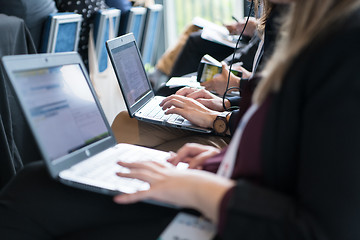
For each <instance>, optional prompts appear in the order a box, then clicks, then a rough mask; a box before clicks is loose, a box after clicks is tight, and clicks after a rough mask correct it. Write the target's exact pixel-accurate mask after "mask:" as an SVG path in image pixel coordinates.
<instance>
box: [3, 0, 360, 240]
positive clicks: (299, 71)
mask: <svg viewBox="0 0 360 240" xmlns="http://www.w3.org/2000/svg"><path fill="white" fill-rule="evenodd" d="M271 1H275V0H271ZM281 2H289V3H291V5H292V6H291V11H289V15H288V16H287V17H286V18H285V19H283V22H286V23H288V24H286V25H284V27H283V28H282V31H283V32H285V33H288V34H284V35H281V37H282V38H281V39H280V41H281V43H282V44H279V45H278V46H277V48H276V50H275V52H274V55H273V57H272V58H271V59H270V60H269V61H268V64H267V65H266V67H265V71H264V75H263V76H264V79H263V80H262V81H261V83H260V86H259V87H258V88H257V89H256V93H255V95H254V105H253V106H252V107H251V111H249V112H248V113H247V117H246V118H244V120H243V121H244V122H243V123H242V124H241V125H240V126H242V127H239V129H238V130H237V133H236V135H237V136H238V137H237V139H236V141H232V144H231V145H230V146H229V148H228V150H227V151H223V152H221V153H220V154H218V155H216V152H211V151H209V149H204V148H203V147H200V146H198V145H195V146H191V145H188V146H187V149H182V150H180V151H179V152H178V154H177V155H176V156H174V157H173V158H172V159H171V161H192V160H193V159H194V157H200V155H206V157H204V159H203V160H200V162H199V164H200V165H202V166H203V167H205V165H204V164H203V163H204V160H207V162H209V161H210V160H214V161H215V160H216V158H217V159H218V160H222V163H221V165H220V167H219V170H218V172H217V173H218V174H217V175H215V174H212V173H209V172H206V171H203V170H197V169H189V170H178V169H176V168H173V167H167V166H163V165H161V164H156V163H153V162H143V163H124V162H119V165H121V166H124V167H127V168H129V169H130V172H128V173H119V174H118V175H119V176H121V177H129V178H138V179H141V180H144V181H147V182H149V183H150V185H151V186H150V189H149V190H146V191H139V192H136V193H133V194H122V195H118V196H116V197H115V198H114V201H115V202H116V203H118V204H119V205H116V204H114V203H112V202H111V197H108V196H103V195H100V194H94V193H91V192H87V191H82V190H77V189H73V188H70V187H67V186H65V185H62V184H60V183H58V182H55V181H52V180H50V178H49V176H48V175H47V174H46V172H45V169H44V166H41V165H36V166H35V165H33V166H32V167H27V168H26V169H25V171H23V172H22V173H20V174H19V175H18V176H17V177H16V178H15V179H14V181H12V183H11V184H10V185H8V187H7V188H6V189H5V190H4V191H2V192H1V193H0V216H2V217H1V218H0V232H1V236H2V237H3V238H4V239H61V238H63V239H66V238H67V239H99V236H100V238H102V239H113V238H118V237H119V236H120V235H121V237H122V238H124V239H156V238H158V237H159V236H160V234H161V232H163V231H164V229H165V227H166V226H167V225H168V224H169V222H170V221H171V220H172V219H173V218H174V216H176V214H177V213H178V212H180V211H182V210H179V209H171V208H166V207H159V206H154V205H150V204H146V203H142V202H140V201H142V200H149V199H152V200H157V201H162V202H165V203H172V204H176V205H178V206H180V207H184V208H191V209H195V210H197V211H199V212H200V213H201V214H202V216H204V217H206V218H208V219H209V220H210V221H212V222H213V223H214V224H215V225H216V227H217V233H218V238H220V239H224V240H227V239H253V240H264V239H265V240H266V239H273V240H285V239H303V240H310V239H312V240H320V239H342V240H350V239H359V238H360V229H359V227H358V222H359V220H360V193H359V190H358V189H359V186H358V185H359V183H360V175H359V174H358V173H359V171H360V162H359V161H358V158H359V154H360V148H359V143H358V141H356V140H357V139H359V138H360V131H359V127H358V123H359V121H360V114H359V112H358V111H354V109H357V107H358V103H359V101H360V94H359V91H360V85H359V82H358V71H357V65H358V62H357V59H358V56H359V54H360V51H359V48H357V46H358V43H359V41H360V6H359V3H358V1H356V0H323V1H321V2H320V1H318V0H307V1H297V0H296V1H292V0H282V1H281ZM344 3H345V4H344ZM325 20H326V21H325ZM299 23H304V24H299ZM339 44H341V46H342V47H341V48H339ZM289 50H290V51H289ZM339 58H341V59H342V61H340V62H339ZM314 66H316V67H314ZM333 66H336V68H334V67H333ZM344 80H345V81H346V84H344ZM333 96H337V97H338V98H337V101H336V102H331V101H330V102H329V98H332V97H333ZM339 126H341V127H339ZM330 130H331V131H330ZM344 139H345V140H347V139H351V140H350V141H344ZM354 139H355V141H354ZM211 156H212V158H210V157H211ZM125 204H126V205H125ZM119 234H120V235H119Z"/></svg>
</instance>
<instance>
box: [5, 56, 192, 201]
mask: <svg viewBox="0 0 360 240" xmlns="http://www.w3.org/2000/svg"><path fill="white" fill-rule="evenodd" d="M2 62H3V65H4V68H5V70H6V73H7V75H8V78H9V79H10V82H11V85H12V87H13V88H14V90H15V93H16V95H17V98H18V100H19V103H20V105H21V107H22V110H23V112H24V113H25V117H26V119H27V121H28V123H29V125H30V128H31V130H32V132H33V134H34V137H35V140H36V142H37V145H38V147H39V149H40V151H41V154H42V157H43V159H44V160H45V162H46V166H47V168H48V170H49V172H50V175H51V176H52V177H53V178H54V179H57V180H59V181H61V182H63V183H65V184H68V185H72V186H75V187H79V188H83V189H87V190H91V191H95V192H100V193H105V194H111V195H113V194H117V193H132V192H135V191H138V190H145V189H148V188H149V185H148V183H145V182H142V181H139V180H135V179H128V178H120V177H118V176H116V175H115V173H116V172H119V171H128V169H126V168H123V167H120V166H118V165H117V164H116V163H117V161H119V160H122V161H142V160H153V161H160V162H166V158H167V157H168V153H166V152H162V151H157V150H153V149H148V148H144V147H139V146H134V145H128V144H116V141H115V138H114V136H113V133H112V131H111V128H110V126H109V124H108V122H107V120H106V117H105V115H104V112H103V110H102V108H101V106H100V103H99V101H98V99H97V98H96V95H95V91H94V89H93V87H92V85H91V83H90V81H89V77H88V75H87V73H86V70H85V67H84V65H83V64H82V60H81V58H80V57H79V55H78V54H77V53H64V54H51V55H50V54H41V55H23V56H7V57H4V58H2ZM181 167H186V166H184V165H183V166H181ZM156 204H161V203H158V202H156ZM161 205H163V204H161Z"/></svg>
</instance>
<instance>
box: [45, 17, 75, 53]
mask: <svg viewBox="0 0 360 240" xmlns="http://www.w3.org/2000/svg"><path fill="white" fill-rule="evenodd" d="M81 22H82V16H81V15H80V14H76V13H54V14H51V15H50V16H49V17H48V19H47V21H46V23H45V28H44V32H43V39H42V43H41V49H40V51H41V52H43V53H55V52H71V51H77V49H78V43H79V35H80V27H81Z"/></svg>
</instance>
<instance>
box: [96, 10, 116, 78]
mask: <svg viewBox="0 0 360 240" xmlns="http://www.w3.org/2000/svg"><path fill="white" fill-rule="evenodd" d="M120 14H121V11H120V10H119V9H115V8H112V9H104V10H100V11H98V12H97V13H96V16H95V24H94V42H95V52H96V57H97V60H98V67H99V72H103V71H104V70H105V69H106V68H107V66H108V56H107V51H106V46H105V42H106V41H107V40H109V33H110V28H109V26H110V22H112V25H113V27H112V34H113V37H115V36H117V33H118V29H119V23H120ZM110 19H111V21H110Z"/></svg>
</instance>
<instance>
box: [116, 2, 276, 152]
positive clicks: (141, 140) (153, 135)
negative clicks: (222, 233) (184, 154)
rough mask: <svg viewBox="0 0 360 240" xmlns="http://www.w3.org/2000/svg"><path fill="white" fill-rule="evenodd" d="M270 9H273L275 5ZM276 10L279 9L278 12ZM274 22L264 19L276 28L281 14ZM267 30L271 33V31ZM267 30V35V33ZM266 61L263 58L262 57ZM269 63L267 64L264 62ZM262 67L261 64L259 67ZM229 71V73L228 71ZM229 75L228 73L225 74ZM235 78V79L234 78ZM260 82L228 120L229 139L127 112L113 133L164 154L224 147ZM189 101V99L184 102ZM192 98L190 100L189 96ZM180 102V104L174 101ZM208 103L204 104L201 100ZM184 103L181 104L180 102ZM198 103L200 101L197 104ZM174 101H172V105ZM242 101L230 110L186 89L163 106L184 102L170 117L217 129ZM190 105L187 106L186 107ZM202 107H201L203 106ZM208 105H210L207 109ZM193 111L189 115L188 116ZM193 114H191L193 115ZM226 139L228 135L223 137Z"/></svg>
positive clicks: (233, 101) (208, 96)
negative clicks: (191, 145) (197, 146)
mask: <svg viewBox="0 0 360 240" xmlns="http://www.w3.org/2000/svg"><path fill="white" fill-rule="evenodd" d="M268 7H271V8H272V5H269V6H268ZM275 9H276V8H275ZM275 9H274V11H273V12H274V13H273V15H272V17H271V18H270V17H269V16H264V17H265V18H267V17H269V21H268V25H269V26H270V25H272V24H274V23H272V21H273V20H272V19H274V18H275V16H277V14H279V13H278V10H276V11H275ZM269 26H268V27H267V29H268V28H269ZM267 29H265V32H266V33H267ZM271 37H272V38H270V37H269V38H267V41H269V42H270V41H275V37H273V36H271ZM264 46H271V45H270V44H264ZM266 52H268V53H269V52H272V48H271V47H268V48H266ZM261 57H263V55H261ZM259 62H260V63H261V61H257V63H259ZM264 62H265V61H264ZM258 65H259V64H258ZM225 70H226V69H225ZM225 72H227V73H228V71H227V70H226V71H224V73H225ZM232 78H233V76H232ZM256 83H257V80H254V81H251V84H249V86H248V87H247V88H246V92H247V93H246V95H248V96H247V97H246V99H248V100H247V101H243V107H242V110H241V111H239V110H238V111H235V114H228V115H227V116H226V120H227V121H228V125H229V126H228V129H229V131H227V132H226V134H225V136H214V135H208V134H207V135H199V134H196V135H194V133H190V132H189V131H184V130H179V129H173V128H168V127H164V126H158V125H154V124H149V123H145V122H141V121H137V120H136V119H130V118H129V116H128V113H127V112H121V113H120V114H119V115H118V116H117V117H116V118H115V120H114V122H113V124H112V129H113V131H114V134H115V136H116V138H117V141H118V142H126V143H131V144H138V145H142V146H147V147H152V148H156V149H161V150H172V151H176V150H177V149H178V148H179V147H181V146H182V145H183V144H185V143H187V142H189V141H190V140H191V142H195V143H201V144H207V145H210V146H215V147H218V148H219V147H220V148H222V147H224V146H226V145H227V143H228V142H229V141H230V137H229V135H230V136H231V134H232V133H233V132H234V130H235V128H236V127H235V126H236V124H237V122H238V121H239V119H240V118H241V116H242V115H243V113H244V112H245V111H246V109H247V108H248V106H249V104H250V99H251V94H252V92H253V90H254V88H255V86H256ZM192 91H196V92H197V93H196V94H191V92H192ZM180 95H182V96H184V97H188V98H183V97H182V96H180ZM188 95H189V96H188ZM174 98H176V99H177V100H173V99H174ZM204 98H205V99H207V100H201V99H204ZM180 99H181V100H180ZM193 99H196V100H197V101H194V100H193ZM170 100H171V101H170ZM237 100H238V99H230V100H225V105H226V108H224V107H223V104H222V99H221V98H219V97H216V96H215V95H213V94H210V93H208V92H206V91H203V90H201V91H198V90H190V89H189V88H185V89H184V90H179V91H178V92H177V94H176V95H172V96H170V97H168V98H167V99H166V100H165V102H168V101H169V102H168V103H167V104H165V102H164V103H163V106H164V109H166V108H168V107H173V106H175V105H174V104H173V103H174V101H182V104H183V107H185V108H186V110H183V109H180V108H179V107H177V108H173V109H171V110H170V111H169V113H171V112H174V111H177V113H179V114H180V115H182V116H183V117H185V118H187V119H188V120H189V121H191V122H193V123H194V124H198V125H200V126H204V127H209V128H213V120H214V119H215V118H216V117H217V116H218V115H221V114H222V113H221V112H224V111H225V109H228V108H229V107H230V105H231V104H232V105H234V106H236V105H237V104H238V101H237ZM184 101H186V104H184ZM199 103H201V104H199ZM205 103H208V104H206V105H203V104H205ZM187 111H189V112H188V113H186V112H187ZM190 113H191V114H190ZM223 135H224V134H223Z"/></svg>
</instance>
